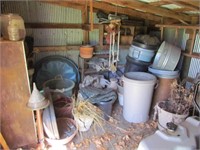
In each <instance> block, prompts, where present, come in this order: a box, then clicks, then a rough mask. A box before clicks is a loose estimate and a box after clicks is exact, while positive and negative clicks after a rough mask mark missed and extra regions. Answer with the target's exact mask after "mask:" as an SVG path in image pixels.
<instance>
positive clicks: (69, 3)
mask: <svg viewBox="0 0 200 150" xmlns="http://www.w3.org/2000/svg"><path fill="white" fill-rule="evenodd" d="M38 1H40V2H43V3H49V4H54V5H58V6H63V7H70V8H74V9H79V10H82V9H83V7H84V5H83V4H82V3H74V2H73V1H58V0H55V1H52V0H45V1H43V0H38Z"/></svg>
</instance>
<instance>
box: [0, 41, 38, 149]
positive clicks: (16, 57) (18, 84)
mask: <svg viewBox="0 0 200 150" xmlns="http://www.w3.org/2000/svg"><path fill="white" fill-rule="evenodd" d="M0 46H1V47H0V60H1V61H0V66H1V68H0V75H1V76H0V90H1V93H0V95H1V100H0V102H1V103H0V106H1V107H0V108H1V111H0V113H1V115H0V117H1V118H0V119H1V120H0V121H1V123H0V126H1V133H2V135H3V137H4V139H5V140H6V142H7V144H8V146H9V147H10V148H18V147H21V146H25V145H29V144H33V143H36V132H35V125H34V117H33V112H32V111H31V110H29V109H28V108H27V107H26V103H27V102H28V100H29V96H30V86H29V80H28V73H27V65H26V58H25V51H24V43H23V42H22V41H17V42H12V41H0Z"/></svg>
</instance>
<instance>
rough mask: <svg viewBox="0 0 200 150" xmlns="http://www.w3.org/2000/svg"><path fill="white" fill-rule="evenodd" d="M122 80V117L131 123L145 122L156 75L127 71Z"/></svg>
mask: <svg viewBox="0 0 200 150" xmlns="http://www.w3.org/2000/svg"><path fill="white" fill-rule="evenodd" d="M123 81H124V102H123V116H124V119H125V120H127V121H128V122H133V123H141V122H146V121H147V120H148V119H149V110H150V106H151V100H152V95H153V91H154V87H155V84H156V82H157V79H156V77H155V76H154V75H152V74H149V73H145V72H128V73H125V74H124V76H123Z"/></svg>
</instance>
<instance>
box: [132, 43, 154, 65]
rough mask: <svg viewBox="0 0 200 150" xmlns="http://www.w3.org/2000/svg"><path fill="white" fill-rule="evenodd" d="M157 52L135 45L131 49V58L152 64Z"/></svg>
mask: <svg viewBox="0 0 200 150" xmlns="http://www.w3.org/2000/svg"><path fill="white" fill-rule="evenodd" d="M155 52H156V51H155V50H148V49H144V48H141V47H138V46H135V45H131V47H130V48H129V56H130V57H132V58H134V59H137V60H140V61H144V62H151V60H152V58H153V57H154V55H155Z"/></svg>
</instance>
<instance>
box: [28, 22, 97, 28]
mask: <svg viewBox="0 0 200 150" xmlns="http://www.w3.org/2000/svg"><path fill="white" fill-rule="evenodd" d="M25 27H26V28H41V29H43V28H53V29H55V28H56V29H83V30H89V29H90V25H89V24H78V23H25ZM94 28H95V29H98V28H99V24H94Z"/></svg>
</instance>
